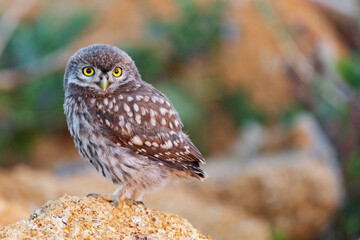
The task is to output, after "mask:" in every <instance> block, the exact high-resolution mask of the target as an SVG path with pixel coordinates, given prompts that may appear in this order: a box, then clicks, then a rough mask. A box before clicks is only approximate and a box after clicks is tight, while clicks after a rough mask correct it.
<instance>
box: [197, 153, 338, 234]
mask: <svg viewBox="0 0 360 240" xmlns="http://www.w3.org/2000/svg"><path fill="white" fill-rule="evenodd" d="M229 166H232V169H231V171H233V172H235V171H236V169H237V171H238V175H237V176H233V177H232V178H227V179H216V180H215V179H210V180H209V181H208V182H205V184H204V186H201V188H200V187H199V189H200V190H199V191H201V193H199V194H201V195H204V196H206V197H208V198H214V197H215V198H217V202H222V203H223V204H224V205H228V206H234V211H241V212H246V213H247V214H249V215H250V216H253V217H257V218H259V219H264V220H265V221H266V222H268V223H269V224H270V225H271V226H272V227H273V228H274V229H281V231H283V232H284V233H285V234H286V236H288V237H289V238H290V239H312V238H314V237H316V236H317V235H318V234H319V233H320V231H321V230H322V229H324V227H326V225H327V224H328V223H329V220H330V219H331V217H332V216H333V215H334V214H335V213H336V210H337V209H338V208H339V206H340V203H341V191H340V186H339V184H338V180H337V179H336V177H337V175H336V174H335V173H334V172H333V171H332V169H331V168H329V166H327V165H326V164H324V162H321V161H317V159H315V158H312V157H311V156H307V155H300V154H299V155H295V154H288V155H283V156H281V157H280V156H276V157H272V158H271V157H267V159H265V158H264V157H263V158H262V159H258V162H253V163H248V164H246V165H245V166H242V168H241V169H240V167H238V168H236V167H234V166H236V165H235V164H229ZM239 166H241V165H239ZM212 167H214V169H216V166H215V165H213V166H212ZM218 169H222V170H224V169H225V168H220V167H219V168H218ZM225 171H226V170H225ZM211 172H212V170H210V171H209V175H210V176H211ZM235 209H237V210H235Z"/></svg>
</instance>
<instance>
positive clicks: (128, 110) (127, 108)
mask: <svg viewBox="0 0 360 240" xmlns="http://www.w3.org/2000/svg"><path fill="white" fill-rule="evenodd" d="M124 110H125V111H127V112H130V108H129V106H128V105H127V104H126V103H124Z"/></svg>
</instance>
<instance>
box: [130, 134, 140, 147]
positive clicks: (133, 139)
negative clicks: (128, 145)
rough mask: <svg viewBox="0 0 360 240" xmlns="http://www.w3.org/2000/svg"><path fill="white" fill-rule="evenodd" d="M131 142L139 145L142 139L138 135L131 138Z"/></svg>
mask: <svg viewBox="0 0 360 240" xmlns="http://www.w3.org/2000/svg"><path fill="white" fill-rule="evenodd" d="M131 142H132V143H134V144H135V145H139V146H142V145H143V141H142V140H141V138H140V137H139V136H138V135H136V136H134V137H133V138H131Z"/></svg>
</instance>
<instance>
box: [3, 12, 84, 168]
mask: <svg viewBox="0 0 360 240" xmlns="http://www.w3.org/2000/svg"><path fill="white" fill-rule="evenodd" d="M89 16H90V15H89V14H87V13H84V12H79V13H77V12H76V13H72V14H71V15H69V16H59V15H56V14H45V15H42V16H40V17H39V18H37V19H35V20H34V21H32V22H27V23H22V24H20V26H19V27H18V29H17V30H16V31H15V32H14V34H13V36H12V37H11V38H10V40H9V42H8V44H7V46H6V48H5V50H4V53H3V55H2V56H1V59H0V68H16V67H19V66H23V65H26V64H30V63H33V62H36V61H38V60H40V59H42V58H43V57H46V56H48V55H49V54H52V53H53V52H54V51H56V50H58V49H60V48H62V47H64V46H66V45H67V44H69V43H70V42H72V41H73V40H75V39H76V37H78V36H79V34H81V33H82V32H83V31H84V30H85V29H86V26H87V25H88V23H89V21H90V17H89ZM39 71H41V69H39ZM62 79H63V72H57V73H51V74H49V75H48V76H45V77H43V78H41V79H29V80H30V81H29V83H28V84H25V85H23V86H21V87H20V88H18V89H14V90H12V91H9V92H0V106H1V115H3V117H2V118H0V120H1V121H0V132H1V134H0V164H3V162H2V159H3V157H4V154H6V153H9V149H12V150H13V151H12V152H10V154H15V153H16V154H17V155H19V156H26V154H27V152H28V150H29V146H30V144H31V141H32V139H33V137H34V136H35V135H36V134H37V133H39V132H45V131H49V132H50V131H55V130H57V129H64V128H65V121H64V120H65V117H64V114H63V108H62V104H63V87H62Z"/></svg>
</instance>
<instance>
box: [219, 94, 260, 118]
mask: <svg viewBox="0 0 360 240" xmlns="http://www.w3.org/2000/svg"><path fill="white" fill-rule="evenodd" d="M223 103H224V106H225V108H226V109H227V110H228V111H229V113H230V114H231V115H232V117H233V118H234V119H235V121H236V122H237V123H239V124H242V123H245V122H247V121H258V122H262V121H264V120H265V115H264V114H263V113H262V112H261V111H260V110H259V109H257V108H256V107H255V106H254V105H253V104H252V102H251V101H250V98H249V97H248V96H247V95H246V94H245V93H244V92H242V91H240V90H237V91H234V92H226V93H225V94H224V95H223Z"/></svg>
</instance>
